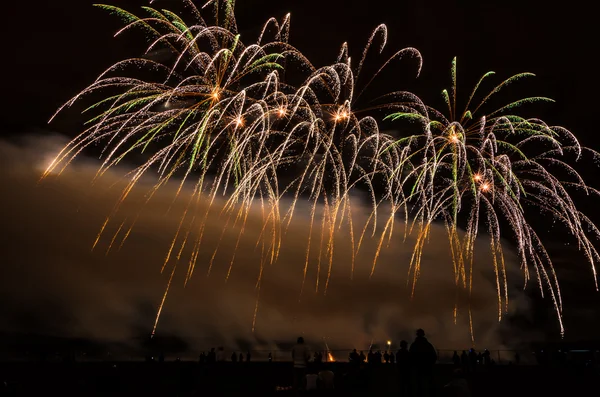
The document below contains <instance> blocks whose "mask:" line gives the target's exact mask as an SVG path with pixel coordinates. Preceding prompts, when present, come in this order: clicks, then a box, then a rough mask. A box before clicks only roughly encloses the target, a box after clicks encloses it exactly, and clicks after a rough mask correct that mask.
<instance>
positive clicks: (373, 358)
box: [367, 349, 375, 364]
mask: <svg viewBox="0 0 600 397" xmlns="http://www.w3.org/2000/svg"><path fill="white" fill-rule="evenodd" d="M367 359H368V360H369V364H374V363H375V353H373V350H371V349H369V354H368V355H367Z"/></svg>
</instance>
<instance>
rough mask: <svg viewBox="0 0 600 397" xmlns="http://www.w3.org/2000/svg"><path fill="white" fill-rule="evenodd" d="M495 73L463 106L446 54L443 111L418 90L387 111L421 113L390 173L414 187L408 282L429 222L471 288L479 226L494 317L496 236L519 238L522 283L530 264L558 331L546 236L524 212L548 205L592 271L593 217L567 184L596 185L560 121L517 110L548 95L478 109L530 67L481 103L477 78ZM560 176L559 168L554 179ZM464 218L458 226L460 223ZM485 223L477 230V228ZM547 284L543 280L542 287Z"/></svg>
mask: <svg viewBox="0 0 600 397" xmlns="http://www.w3.org/2000/svg"><path fill="white" fill-rule="evenodd" d="M493 74H494V73H493V72H488V73H486V74H485V75H483V77H482V78H481V79H480V80H479V81H478V83H477V84H476V85H475V88H474V89H473V91H472V92H471V94H470V95H469V97H468V99H467V102H466V105H465V107H464V110H462V111H460V109H459V108H458V103H457V95H456V93H457V80H456V59H454V60H453V62H452V69H451V76H452V87H451V89H450V91H447V90H444V91H443V92H442V94H443V97H444V100H445V102H446V105H447V112H446V113H444V112H440V111H437V110H435V109H433V108H430V107H428V106H426V105H425V104H424V103H423V102H421V101H420V100H418V98H416V97H414V96H410V98H409V100H408V101H407V102H405V105H406V107H407V108H406V109H405V110H406V111H403V112H397V113H394V114H391V115H390V116H389V118H391V119H394V120H398V119H410V120H418V121H419V122H420V123H421V125H422V127H423V129H422V132H421V133H420V134H417V135H412V136H408V137H406V138H403V139H401V140H398V141H397V142H395V143H394V146H399V147H400V148H401V150H402V153H403V159H404V160H403V161H402V162H401V163H399V164H398V167H397V168H396V177H397V178H399V179H401V184H402V185H403V186H405V190H406V191H409V192H410V193H409V194H408V195H407V196H406V201H405V203H406V205H410V207H411V209H412V215H413V220H412V224H411V228H412V227H415V228H416V230H417V231H418V236H419V237H418V238H417V243H416V246H415V250H414V254H413V259H412V263H411V271H412V273H413V288H414V283H415V282H416V279H417V277H418V274H419V268H420V258H421V255H422V252H423V249H424V242H425V241H426V239H427V236H428V234H429V231H430V227H431V224H432V222H434V221H442V222H444V223H445V225H446V228H447V231H448V237H449V241H450V246H451V250H452V254H453V262H454V270H455V282H456V283H457V285H459V284H461V285H462V286H463V287H465V288H468V290H469V292H470V291H471V288H472V275H473V269H472V265H473V256H474V254H475V252H474V245H475V240H476V238H477V236H478V235H479V234H480V233H481V232H482V231H483V232H484V233H487V235H488V236H489V239H490V250H491V254H492V261H493V267H494V271H495V274H496V285H497V290H498V316H499V318H501V316H502V313H503V311H505V309H506V307H507V305H508V289H507V275H506V269H505V266H504V255H503V248H502V244H501V238H502V237H503V236H507V237H509V238H511V239H514V240H515V241H516V248H517V252H518V257H519V260H520V263H521V267H522V269H523V272H524V275H525V283H526V282H527V281H528V280H529V279H530V277H531V276H530V273H531V271H532V269H533V271H534V272H535V275H536V277H537V280H538V282H539V286H540V290H541V291H542V294H544V290H547V291H548V292H549V294H550V295H551V298H552V301H553V303H554V306H555V308H556V313H557V315H558V320H559V322H560V329H561V333H562V332H564V329H563V324H562V319H561V313H562V302H561V296H560V288H559V284H558V280H557V277H556V273H555V272H554V268H553V265H552V261H551V259H550V256H549V255H548V253H547V251H546V248H545V247H544V244H543V242H542V241H541V239H540V237H539V236H538V234H537V233H536V232H535V230H534V228H533V227H532V225H531V223H530V222H529V221H528V216H527V214H528V212H527V209H528V210H529V211H532V212H535V211H538V212H541V213H544V214H550V215H551V216H552V217H553V218H554V219H555V220H557V221H559V222H560V223H562V224H563V225H564V226H565V227H566V230H567V231H568V232H569V233H570V234H571V235H572V236H573V237H574V238H575V239H576V240H577V242H578V244H579V247H580V249H581V250H583V252H584V253H585V255H586V256H587V258H588V260H589V262H590V264H591V266H592V270H593V272H594V279H596V270H595V263H596V261H597V260H598V259H599V258H600V257H599V256H598V251H597V250H596V249H595V247H594V245H593V243H592V241H593V240H596V239H598V237H600V235H599V233H598V229H597V228H596V227H595V225H594V224H593V223H592V222H591V221H590V220H589V218H587V217H586V216H585V215H584V214H582V213H581V212H580V211H579V210H578V209H577V207H576V205H575V203H574V201H573V199H572V197H571V196H570V194H569V191H571V190H572V189H576V190H583V191H584V192H585V193H587V194H592V193H593V194H598V192H597V191H596V190H595V189H593V188H591V187H589V186H588V185H587V184H586V183H585V182H584V180H583V179H582V178H581V176H580V175H579V174H578V173H577V171H575V169H574V168H573V167H572V166H570V165H569V164H568V163H567V161H568V156H569V155H571V156H572V157H573V158H574V159H575V160H577V159H579V158H580V156H581V155H582V152H583V151H588V152H591V153H592V154H593V155H594V156H597V153H596V152H594V151H591V150H590V149H587V148H584V147H582V146H581V145H580V144H579V142H578V141H577V139H576V138H575V136H574V135H573V134H572V133H571V132H570V131H568V130H567V129H565V128H563V127H558V126H549V125H547V124H546V123H544V122H543V121H542V120H539V119H525V118H523V117H521V116H519V115H518V114H516V113H515V111H517V110H518V109H519V108H520V107H521V106H522V105H524V104H528V103H535V102H549V101H551V100H550V99H548V98H545V97H527V98H523V99H520V100H516V101H514V102H511V103H509V104H507V105H505V106H503V107H501V108H499V109H497V110H494V111H491V112H488V113H484V112H483V111H482V109H483V108H484V107H485V105H486V104H487V102H488V101H489V99H490V98H492V97H493V96H494V94H496V93H498V92H499V91H500V90H502V89H504V88H505V87H506V86H508V85H509V84H511V83H513V82H515V81H517V80H520V79H523V78H526V77H531V76H533V75H532V74H531V73H521V74H517V75H514V76H512V77H510V78H508V79H506V80H504V81H502V82H501V83H500V84H498V85H496V86H495V87H494V88H493V89H492V90H491V92H489V93H488V94H486V95H484V96H483V98H482V99H481V100H480V101H479V102H474V101H475V99H476V98H477V97H478V94H479V88H480V85H481V84H482V83H483V82H484V81H485V80H487V79H488V78H489V77H491V76H492V75H493ZM557 175H565V179H564V180H563V179H560V178H559V177H558V176H557ZM461 225H463V226H464V235H462V237H461V235H460V233H459V226H461ZM482 229H483V230H482ZM544 287H545V288H544Z"/></svg>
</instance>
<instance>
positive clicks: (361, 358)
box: [359, 351, 367, 363]
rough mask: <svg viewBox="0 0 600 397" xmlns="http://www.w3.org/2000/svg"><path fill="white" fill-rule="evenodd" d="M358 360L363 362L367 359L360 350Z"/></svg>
mask: <svg viewBox="0 0 600 397" xmlns="http://www.w3.org/2000/svg"><path fill="white" fill-rule="evenodd" d="M359 360H360V362H361V363H364V362H365V361H366V360H367V356H365V353H363V352H362V351H361V352H360V356H359Z"/></svg>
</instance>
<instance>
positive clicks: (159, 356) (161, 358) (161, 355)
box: [158, 353, 165, 363]
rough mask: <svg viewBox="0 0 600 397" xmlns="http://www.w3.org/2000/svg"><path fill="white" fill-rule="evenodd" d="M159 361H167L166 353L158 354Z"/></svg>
mask: <svg viewBox="0 0 600 397" xmlns="http://www.w3.org/2000/svg"><path fill="white" fill-rule="evenodd" d="M158 362H159V363H164V362H165V355H164V353H160V354H159V355H158Z"/></svg>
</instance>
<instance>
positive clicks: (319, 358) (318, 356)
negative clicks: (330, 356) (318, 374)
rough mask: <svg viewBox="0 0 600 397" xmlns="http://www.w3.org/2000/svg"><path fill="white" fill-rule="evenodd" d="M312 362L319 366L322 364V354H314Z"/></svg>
mask: <svg viewBox="0 0 600 397" xmlns="http://www.w3.org/2000/svg"><path fill="white" fill-rule="evenodd" d="M313 360H314V362H315V364H321V363H322V362H323V354H322V353H321V352H315V354H314V357H313Z"/></svg>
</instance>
